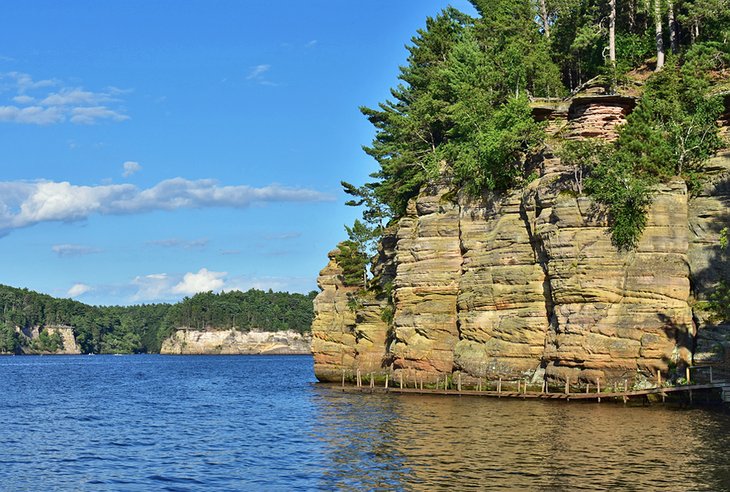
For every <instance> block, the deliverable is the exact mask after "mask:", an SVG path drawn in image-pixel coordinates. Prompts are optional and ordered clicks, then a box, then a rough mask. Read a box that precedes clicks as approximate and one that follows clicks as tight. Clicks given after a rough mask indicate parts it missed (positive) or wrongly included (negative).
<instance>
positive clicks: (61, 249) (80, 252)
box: [51, 244, 101, 257]
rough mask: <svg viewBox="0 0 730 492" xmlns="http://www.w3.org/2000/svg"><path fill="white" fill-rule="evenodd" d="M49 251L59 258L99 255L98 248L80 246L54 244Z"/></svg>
mask: <svg viewBox="0 0 730 492" xmlns="http://www.w3.org/2000/svg"><path fill="white" fill-rule="evenodd" d="M51 251H53V252H54V253H56V254H57V255H58V256H61V257H66V256H84V255H90V254H94V253H101V250H100V249H98V248H92V247H91V246H84V245H81V244H54V245H53V246H52V247H51Z"/></svg>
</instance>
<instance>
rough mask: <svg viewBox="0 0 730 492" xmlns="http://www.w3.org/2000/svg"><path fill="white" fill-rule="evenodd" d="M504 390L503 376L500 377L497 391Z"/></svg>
mask: <svg viewBox="0 0 730 492" xmlns="http://www.w3.org/2000/svg"><path fill="white" fill-rule="evenodd" d="M501 392H502V378H499V382H497V393H501Z"/></svg>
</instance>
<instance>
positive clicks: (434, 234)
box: [313, 96, 730, 384]
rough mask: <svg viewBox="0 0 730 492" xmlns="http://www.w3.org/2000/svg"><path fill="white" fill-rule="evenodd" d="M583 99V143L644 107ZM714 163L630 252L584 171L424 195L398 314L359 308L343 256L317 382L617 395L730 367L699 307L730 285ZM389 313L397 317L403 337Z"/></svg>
mask: <svg viewBox="0 0 730 492" xmlns="http://www.w3.org/2000/svg"><path fill="white" fill-rule="evenodd" d="M583 99H584V100H582V101H578V102H575V101H574V102H573V104H572V105H571V106H570V110H569V111H568V118H569V120H568V121H567V122H566V126H567V128H569V129H570V133H571V135H573V136H579V137H581V138H583V137H586V136H601V137H602V138H608V139H611V138H614V137H615V125H616V124H618V123H620V122H621V121H623V118H625V115H626V114H627V113H628V111H630V109H631V107H633V104H634V101H633V99H629V98H617V97H613V96H601V97H596V96H593V97H591V98H583ZM580 108H583V109H580ZM549 109H550V108H549V107H548V108H547V109H544V110H542V109H539V110H536V111H538V112H539V111H543V113H545V114H547V113H549V111H548V110H549ZM557 110H559V111H560V113H563V108H558V109H557ZM597 115H603V116H602V117H601V118H598V117H597ZM710 165H711V166H713V167H714V168H716V172H715V178H714V179H713V181H712V182H711V183H708V184H707V186H706V187H705V189H703V190H702V191H701V192H700V193H699V194H698V195H697V196H691V195H690V194H689V193H688V190H687V188H686V185H685V184H684V182H682V181H674V182H670V183H669V184H667V185H663V186H661V187H659V188H657V190H656V193H655V195H654V199H653V202H652V204H651V206H650V207H649V213H648V223H647V227H646V229H645V231H644V233H643V235H642V237H641V240H640V242H639V244H638V247H637V248H636V249H635V250H634V251H630V252H625V251H618V250H617V249H616V248H615V246H613V244H612V243H611V239H610V234H609V229H608V221H607V217H606V211H605V210H603V209H601V207H599V206H597V204H595V203H593V202H592V201H591V200H590V199H589V198H587V197H585V196H579V195H578V194H577V193H576V192H575V190H576V184H575V176H574V175H573V172H572V169H569V168H567V167H566V166H564V165H563V164H562V163H561V162H560V159H558V158H556V157H555V156H552V155H550V154H549V153H546V154H545V155H544V160H543V162H542V164H541V166H540V169H539V170H540V173H541V175H540V177H539V178H538V179H536V180H535V181H533V182H532V183H531V184H530V185H529V186H527V187H526V188H525V189H523V190H518V191H515V192H512V193H510V194H505V195H495V196H486V197H483V198H482V199H480V200H473V199H468V198H467V197H465V196H461V195H460V194H458V193H457V194H454V192H453V190H450V188H449V187H448V186H447V185H446V184H442V185H433V186H431V187H429V188H427V189H424V190H422V192H421V193H420V195H419V196H418V197H417V198H415V199H413V200H412V201H411V202H410V204H409V206H408V209H407V213H406V215H405V216H404V217H403V218H401V219H400V221H399V222H398V224H397V227H396V233H395V240H394V242H395V244H394V245H393V246H392V249H393V250H394V255H391V257H390V258H389V259H388V261H389V262H390V265H391V268H394V269H395V272H394V279H393V282H392V305H391V304H388V303H384V302H383V298H382V296H381V297H380V300H379V301H377V302H375V301H373V302H360V303H352V302H350V303H349V305H348V299H350V300H351V299H352V298H353V296H355V297H357V296H358V295H360V296H362V294H358V293H357V290H358V289H357V288H353V287H345V286H344V285H343V284H342V281H341V273H342V272H341V270H340V269H339V266H338V265H337V263H336V261H335V259H334V258H335V257H334V255H333V254H330V263H329V264H328V266H327V267H326V268H325V269H324V270H323V271H322V273H321V275H320V279H319V284H320V287H321V288H322V292H321V293H320V295H319V296H318V297H317V299H316V300H315V322H314V324H313V336H314V343H313V352H314V358H315V373H316V375H317V377H318V378H319V379H320V380H322V381H339V379H340V378H341V377H342V376H343V372H344V374H345V376H348V375H351V374H354V373H355V371H357V370H358V369H359V370H361V371H364V372H378V373H379V374H381V375H384V374H390V375H391V376H396V375H397V374H398V373H401V374H404V375H405V377H406V378H407V379H408V378H412V379H416V380H418V379H423V380H424V381H427V382H429V381H430V382H433V381H435V380H436V379H437V378H443V375H450V374H453V373H459V374H460V375H461V376H462V377H463V378H466V379H467V380H469V379H470V378H471V379H472V380H474V379H476V378H486V379H491V380H496V379H498V378H525V377H528V378H533V379H534V380H536V381H539V380H541V379H542V378H546V379H547V380H548V381H560V382H562V381H565V380H567V379H569V380H570V381H572V382H583V383H588V382H590V383H595V382H597V380H599V379H600V380H601V381H602V382H603V384H609V383H610V381H611V380H614V381H621V382H623V381H624V380H630V381H635V380H641V379H654V378H655V377H656V374H657V372H662V373H664V375H665V377H666V373H667V372H669V371H670V370H672V369H674V368H682V367H683V366H686V365H690V364H692V363H693V359H695V362H697V361H700V360H703V361H714V362H723V361H725V362H728V361H730V327H723V326H715V325H712V323H711V320H709V319H707V318H706V317H703V315H702V311H701V310H700V309H699V306H700V305H701V302H700V303H698V302H697V300H698V299H699V300H702V299H703V298H704V297H706V295H707V292H709V291H710V290H712V289H713V288H714V287H715V286H716V285H717V283H718V281H719V280H720V279H723V278H724V279H730V271H728V268H729V267H728V263H729V262H728V258H724V257H721V252H720V250H719V231H720V229H721V228H722V227H723V225H725V226H728V225H730V214H728V205H730V155H729V154H725V155H720V156H718V157H716V158H715V159H713V160H712V161H711V163H710ZM389 241H393V240H392V238H391V239H389ZM723 254H724V253H723ZM380 261H382V259H381V260H380ZM375 292H377V289H371V290H370V295H371V296H375V297H377V294H376V293H375ZM379 307H380V309H381V313H382V312H383V311H384V310H388V309H392V310H393V316H392V322H391V323H390V324H388V323H386V322H384V321H383V319H387V317H384V316H380V317H378V309H379ZM360 333H367V335H366V336H365V337H363V336H361V335H358V334H360ZM362 340H367V344H364V343H363V341H362ZM364 346H367V350H362V349H361V348H360V347H364ZM364 354H369V355H367V356H365V355H364ZM378 359H380V361H381V363H380V366H379V367H377V368H375V369H374V368H373V366H374V365H375V364H376V363H377V360H378ZM408 380H410V379H408Z"/></svg>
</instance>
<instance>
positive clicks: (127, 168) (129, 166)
mask: <svg viewBox="0 0 730 492" xmlns="http://www.w3.org/2000/svg"><path fill="white" fill-rule="evenodd" d="M122 168H123V169H124V171H123V172H122V176H124V177H125V178H128V177H130V176H131V175H132V174H134V173H136V172H137V171H139V170H141V169H142V166H140V165H139V162H134V161H127V162H125V163H124V164H122Z"/></svg>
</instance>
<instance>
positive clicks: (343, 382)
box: [342, 369, 345, 388]
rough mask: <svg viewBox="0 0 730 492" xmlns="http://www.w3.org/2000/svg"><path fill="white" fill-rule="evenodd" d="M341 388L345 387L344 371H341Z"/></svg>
mask: <svg viewBox="0 0 730 492" xmlns="http://www.w3.org/2000/svg"><path fill="white" fill-rule="evenodd" d="M342 387H343V388H344V387H345V370H344V369H343V370H342Z"/></svg>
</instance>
